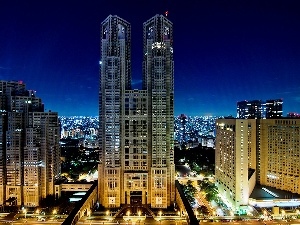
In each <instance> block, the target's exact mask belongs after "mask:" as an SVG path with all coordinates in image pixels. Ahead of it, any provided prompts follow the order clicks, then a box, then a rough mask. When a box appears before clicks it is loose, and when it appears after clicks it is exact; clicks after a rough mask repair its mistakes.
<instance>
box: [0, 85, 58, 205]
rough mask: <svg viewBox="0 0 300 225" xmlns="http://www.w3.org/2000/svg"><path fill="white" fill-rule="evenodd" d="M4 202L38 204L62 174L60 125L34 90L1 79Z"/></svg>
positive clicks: (0, 200) (0, 186)
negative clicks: (11, 200) (9, 200)
mask: <svg viewBox="0 0 300 225" xmlns="http://www.w3.org/2000/svg"><path fill="white" fill-rule="evenodd" d="M0 99H1V105H0V112H1V114H0V157H1V159H2V160H1V161H0V204H4V203H5V202H6V201H7V200H8V199H16V200H15V201H14V202H13V204H16V205H19V206H20V205H24V206H38V205H39V203H40V200H41V199H42V198H46V197H47V196H48V195H53V194H54V182H55V180H56V178H57V177H58V176H59V174H60V160H59V157H60V150H59V137H60V126H59V121H58V115H57V113H55V112H44V105H43V103H42V101H41V99H40V98H38V97H36V96H35V92H34V91H30V90H26V87H25V84H24V83H22V82H16V81H0Z"/></svg>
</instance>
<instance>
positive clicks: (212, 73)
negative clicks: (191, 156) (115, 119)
mask: <svg viewBox="0 0 300 225" xmlns="http://www.w3.org/2000/svg"><path fill="white" fill-rule="evenodd" d="M116 4H117V5H118V7H116ZM0 6H1V7H0V19H1V21H2V22H1V23H0V25H1V33H2V34H3V35H1V37H0V49H1V52H0V80H23V81H24V82H25V83H26V85H27V88H28V89H34V90H36V91H37V94H38V95H39V96H40V97H41V98H42V99H43V101H44V102H45V109H46V110H52V111H55V112H58V114H59V115H61V116H72V115H74V116H75V115H83V116H95V115H97V114H98V80H99V60H100V58H101V56H100V54H99V43H100V37H99V36H100V24H101V21H103V19H104V18H106V17H107V15H109V14H112V15H119V16H120V17H122V18H124V19H125V20H127V21H128V22H129V23H131V25H132V56H131V57H132V58H131V60H132V85H133V88H135V89H140V87H141V74H142V58H143V57H142V53H143V52H142V48H141V45H142V38H143V37H142V35H141V33H142V25H141V24H140V21H145V20H147V19H148V18H150V17H152V16H153V15H156V14H164V12H166V11H168V19H170V20H171V21H172V22H173V24H174V49H176V51H175V52H174V61H175V68H174V73H175V75H174V77H175V81H174V83H175V88H174V90H175V95H174V96H175V102H174V107H175V113H174V115H180V114H182V113H184V114H187V115H190V116H195V115H214V116H218V115H220V116H226V115H233V116H235V115H236V103H237V102H238V101H242V100H256V99H258V100H261V99H266V100H267V99H283V116H285V115H286V114H287V113H288V112H299V111H300V88H299V86H300V81H299V79H298V77H299V72H300V66H299V63H298V62H299V60H300V54H299V52H300V51H299V50H300V44H299V42H298V40H299V36H300V32H299V30H298V29H297V28H298V27H299V23H300V22H299V21H300V18H299V17H300V15H299V14H298V9H299V3H298V2H297V1H272V2H271V1H251V2H250V1H246V2H240V1H227V2H224V1H209V2H208V1H187V2H175V1H167V0H166V1H151V2H143V4H141V5H136V2H135V1H126V2H122V1H117V2H113V3H110V2H104V1H89V2H88V3H82V2H80V1H74V2H72V5H70V4H68V3H66V2H65V3H64V2H63V3H59V4H55V2H54V3H53V2H50V1H43V2H38V1H33V0H32V1H27V2H26V3H25V2H21V1H9V2H8V1H2V0H1V1H0ZM136 8H138V10H136Z"/></svg>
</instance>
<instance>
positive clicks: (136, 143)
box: [98, 15, 175, 208]
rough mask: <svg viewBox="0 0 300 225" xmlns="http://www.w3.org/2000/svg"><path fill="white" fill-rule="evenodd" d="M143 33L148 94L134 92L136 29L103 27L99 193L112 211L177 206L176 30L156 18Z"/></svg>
mask: <svg viewBox="0 0 300 225" xmlns="http://www.w3.org/2000/svg"><path fill="white" fill-rule="evenodd" d="M143 33H144V34H143V37H144V41H143V43H144V49H143V52H144V54H143V90H132V89H131V25H130V24H129V23H128V22H127V21H125V20H124V19H122V18H120V17H118V16H112V15H110V16H108V17H107V18H106V19H105V20H104V21H103V22H102V28H101V56H102V57H101V62H100V66H101V78H100V91H99V104H100V107H99V108H100V112H99V124H100V128H99V137H100V139H99V148H100V164H99V179H98V181H99V185H98V186H99V187H98V188H99V199H100V204H102V205H103V206H105V207H108V208H115V207H120V205H123V204H132V205H133V204H148V205H150V206H151V207H152V208H167V207H168V206H171V205H172V204H173V203H174V201H175V181H174V176H175V165H174V151H173V149H174V103H173V101H174V61H173V25H172V23H171V22H170V21H169V20H168V19H167V18H166V17H164V16H162V15H156V16H154V17H153V18H151V19H149V20H148V21H146V22H145V23H144V25H143Z"/></svg>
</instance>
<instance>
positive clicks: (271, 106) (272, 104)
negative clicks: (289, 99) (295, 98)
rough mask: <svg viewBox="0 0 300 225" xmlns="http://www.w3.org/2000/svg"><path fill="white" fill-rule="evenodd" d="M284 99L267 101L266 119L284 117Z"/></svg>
mask: <svg viewBox="0 0 300 225" xmlns="http://www.w3.org/2000/svg"><path fill="white" fill-rule="evenodd" d="M282 104H283V101H282V99H275V100H267V101H266V118H270V119H273V118H281V117H282Z"/></svg>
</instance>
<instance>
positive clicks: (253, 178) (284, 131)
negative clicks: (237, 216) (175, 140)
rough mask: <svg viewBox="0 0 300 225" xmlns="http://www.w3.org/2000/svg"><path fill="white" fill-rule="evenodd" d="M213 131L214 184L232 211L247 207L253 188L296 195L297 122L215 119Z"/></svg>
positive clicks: (298, 182)
mask: <svg viewBox="0 0 300 225" xmlns="http://www.w3.org/2000/svg"><path fill="white" fill-rule="evenodd" d="M216 127H217V135H216V166H215V177H216V183H217V186H218V189H219V191H220V193H221V194H222V195H223V196H224V197H226V199H227V200H228V202H227V204H228V205H229V206H230V207H231V208H232V209H235V210H236V211H238V210H239V209H240V207H241V206H243V205H248V204H249V200H250V199H249V196H250V195H251V193H252V192H253V190H254V188H255V186H256V185H264V186H269V187H273V188H276V189H279V190H284V191H287V192H290V193H295V194H300V178H299V172H300V164H299V162H300V144H299V143H300V119H287V118H285V119H283V118H278V119H219V120H217V122H216ZM251 201H252V202H253V200H251ZM283 201H284V200H283ZM283 201H282V202H283ZM282 202H281V204H282V205H284V204H283V203H282ZM298 204H300V202H298Z"/></svg>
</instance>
